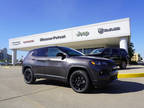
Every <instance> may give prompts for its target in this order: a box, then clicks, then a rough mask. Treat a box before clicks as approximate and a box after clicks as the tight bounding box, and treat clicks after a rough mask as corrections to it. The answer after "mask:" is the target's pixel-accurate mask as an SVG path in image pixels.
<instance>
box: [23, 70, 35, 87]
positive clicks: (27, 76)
mask: <svg viewBox="0 0 144 108" xmlns="http://www.w3.org/2000/svg"><path fill="white" fill-rule="evenodd" d="M35 80H36V78H35V77H34V74H33V72H32V70H31V69H30V68H27V69H25V71H24V81H25V83H27V84H33V83H34V82H35Z"/></svg>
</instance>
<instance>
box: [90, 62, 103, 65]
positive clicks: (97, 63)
mask: <svg viewBox="0 0 144 108" xmlns="http://www.w3.org/2000/svg"><path fill="white" fill-rule="evenodd" d="M90 63H91V64H92V65H102V63H101V61H91V62H90Z"/></svg>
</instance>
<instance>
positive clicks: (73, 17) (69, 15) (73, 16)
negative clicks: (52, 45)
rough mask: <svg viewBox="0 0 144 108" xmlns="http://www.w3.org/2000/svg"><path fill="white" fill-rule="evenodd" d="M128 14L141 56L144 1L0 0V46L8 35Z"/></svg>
mask: <svg viewBox="0 0 144 108" xmlns="http://www.w3.org/2000/svg"><path fill="white" fill-rule="evenodd" d="M127 17H129V18H130V20H131V42H133V43H134V48H135V51H136V52H138V53H140V55H141V56H142V57H144V48H143V45H144V44H143V43H144V0H0V48H5V47H6V48H8V39H10V38H15V37H21V36H25V35H31V34H36V33H43V32H49V31H54V30H59V29H65V28H71V27H75V26H82V25H87V24H93V23H99V22H104V21H109V20H116V19H121V18H127ZM8 52H9V53H11V51H10V50H8ZM25 54H26V53H24V52H18V57H19V58H20V57H21V56H22V55H25Z"/></svg>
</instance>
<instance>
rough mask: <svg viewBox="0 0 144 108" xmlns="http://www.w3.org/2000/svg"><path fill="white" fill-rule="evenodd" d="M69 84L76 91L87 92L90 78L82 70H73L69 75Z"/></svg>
mask: <svg viewBox="0 0 144 108" xmlns="http://www.w3.org/2000/svg"><path fill="white" fill-rule="evenodd" d="M70 86H71V88H72V89H73V90H74V91H75V92H78V93H83V92H87V91H88V90H89V88H90V80H89V77H88V75H87V73H86V72H85V71H83V70H77V71H74V72H73V73H72V74H71V76H70Z"/></svg>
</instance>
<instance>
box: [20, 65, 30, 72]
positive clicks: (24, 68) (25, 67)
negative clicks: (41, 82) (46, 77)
mask: <svg viewBox="0 0 144 108" xmlns="http://www.w3.org/2000/svg"><path fill="white" fill-rule="evenodd" d="M27 68H30V69H32V67H31V66H29V65H26V66H23V69H22V73H23V74H24V71H25V70H26V69H27Z"/></svg>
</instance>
